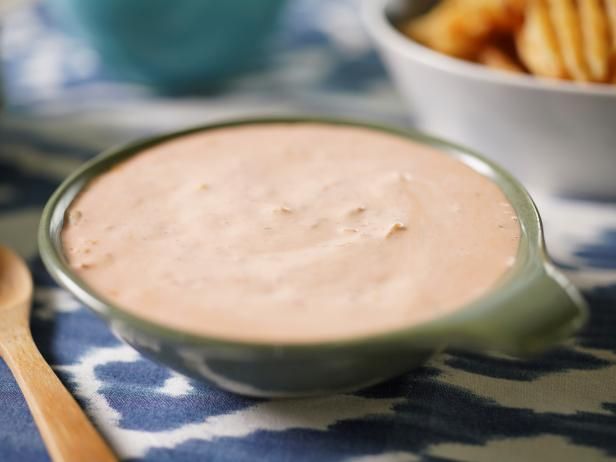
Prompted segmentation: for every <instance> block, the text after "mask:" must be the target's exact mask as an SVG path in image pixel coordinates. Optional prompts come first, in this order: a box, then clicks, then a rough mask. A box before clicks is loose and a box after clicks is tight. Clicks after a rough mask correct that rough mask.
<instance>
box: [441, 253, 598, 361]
mask: <svg viewBox="0 0 616 462" xmlns="http://www.w3.org/2000/svg"><path fill="white" fill-rule="evenodd" d="M525 276H526V277H525V278H524V279H523V280H521V281H519V282H516V283H514V285H513V286H511V287H509V290H508V291H506V293H505V295H504V298H501V299H500V300H497V301H496V303H497V304H498V308H496V309H495V307H494V303H495V301H494V300H492V301H490V302H486V303H485V304H484V306H483V307H481V308H479V309H478V310H476V311H474V312H473V314H472V315H471V316H465V317H464V318H460V319H459V323H456V326H455V327H454V332H451V333H452V334H453V335H452V336H451V339H452V341H451V342H450V345H451V346H454V347H461V348H465V349H480V350H482V351H485V350H492V351H499V352H502V353H506V354H511V355H515V356H527V355H531V354H533V353H538V352H541V351H543V350H545V349H547V348H549V347H551V346H554V345H555V344H556V343H558V342H560V341H562V340H564V339H565V338H567V337H568V336H569V335H571V334H572V333H573V332H575V331H576V330H577V329H579V328H580V327H581V326H582V325H583V324H584V322H585V321H586V319H587V317H588V309H587V307H586V303H585V302H584V300H583V298H582V296H581V295H580V293H579V292H578V291H577V289H576V288H575V287H573V286H572V285H571V283H570V282H569V281H568V280H567V279H566V278H565V277H564V276H563V275H562V274H561V273H559V272H558V271H557V270H556V269H555V268H554V267H553V266H551V265H550V264H542V265H537V267H535V268H533V269H531V270H530V272H529V273H527V274H526V275H525Z"/></svg>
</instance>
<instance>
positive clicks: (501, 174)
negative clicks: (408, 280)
mask: <svg viewBox="0 0 616 462" xmlns="http://www.w3.org/2000/svg"><path fill="white" fill-rule="evenodd" d="M295 123H316V124H326V125H341V126H351V127H359V128H364V129H368V130H375V131H379V132H385V133H389V134H392V135H397V136H400V137H403V138H406V139H410V140H411V141H415V142H419V143H423V144H428V145H430V146H432V147H434V148H436V149H439V150H441V151H442V152H444V153H445V154H447V155H450V156H452V157H454V158H455V159H457V160H459V161H461V162H463V163H465V164H466V165H468V166H469V167H471V168H472V169H474V170H475V171H477V172H478V173H480V174H481V175H484V176H486V177H488V178H489V179H490V180H492V181H493V182H494V183H495V184H496V185H497V186H498V187H499V189H500V190H501V191H503V193H504V194H505V196H506V197H507V199H508V200H509V201H510V202H511V204H512V206H513V208H514V210H515V212H516V216H517V217H518V220H519V225H520V243H519V246H518V251H517V255H516V261H515V263H514V265H513V267H511V268H510V269H508V270H507V271H506V272H505V273H504V274H503V275H502V276H501V278H500V279H499V281H498V282H497V283H496V284H495V285H494V286H492V287H491V288H490V289H488V290H487V291H486V292H485V293H483V294H482V295H480V296H479V297H477V298H475V299H473V300H472V301H471V302H469V303H467V304H466V305H463V306H461V307H460V308H459V309H457V310H455V311H453V312H452V313H450V314H448V315H445V316H442V317H438V318H435V319H433V320H430V321H427V322H423V323H419V324H411V325H406V326H400V327H397V328H394V329H391V330H386V331H380V332H375V333H368V334H361V335H356V336H353V337H344V338H340V339H326V340H310V341H302V342H274V341H264V340H256V339H241V338H230V337H224V336H220V337H217V336H212V335H202V334H198V333H195V332H189V331H184V330H181V329H178V328H174V327H169V326H167V325H164V324H160V323H158V322H155V321H152V320H148V319H146V318H144V317H141V316H138V315H136V314H133V313H130V312H129V311H128V310H125V309H123V308H122V307H120V306H118V305H115V304H113V303H112V302H111V301H109V300H107V299H106V298H105V297H104V296H103V295H100V294H97V293H96V292H95V291H94V290H92V289H90V288H89V287H88V286H87V284H86V283H85V282H84V281H83V280H82V279H81V278H80V277H79V276H77V275H76V274H75V273H73V271H72V270H71V269H70V267H69V266H68V264H67V262H66V260H65V257H64V253H63V251H62V244H61V239H60V232H61V230H62V228H63V224H64V218H65V212H66V210H67V209H68V207H69V206H70V204H71V202H72V201H73V199H74V198H75V197H76V196H77V195H78V194H79V193H80V191H82V190H83V189H84V187H85V186H86V185H87V184H88V183H89V182H90V181H91V180H92V179H94V178H95V177H96V176H98V175H100V174H102V173H104V172H105V171H107V170H108V169H109V168H111V167H112V166H114V165H116V164H117V163H119V162H122V161H123V160H125V159H127V158H129V157H131V156H133V155H136V154H138V153H139V152H141V151H142V150H143V149H146V148H148V147H151V146H154V145H156V144H159V143H163V142H166V141H169V140H171V139H173V138H176V137H180V136H184V135H188V134H191V133H196V132H200V131H207V130H216V129H224V128H230V127H237V126H243V125H254V124H295ZM38 243H39V253H40V256H41V258H42V261H43V263H44V265H45V267H46V268H47V270H48V271H49V273H50V275H51V276H52V278H53V279H54V280H55V281H56V282H58V284H59V285H61V286H63V287H64V288H65V289H67V290H68V291H69V292H70V293H71V294H72V295H73V296H75V297H76V298H77V299H78V300H80V301H81V302H83V303H84V305H86V306H87V307H88V308H90V309H92V310H93V311H94V312H96V313H97V314H98V315H100V316H101V317H102V318H103V319H105V320H106V321H107V322H109V323H111V324H112V328H113V323H114V322H116V321H117V322H120V323H124V324H125V325H128V326H130V327H132V328H133V329H134V330H136V331H142V332H147V333H148V334H150V335H153V336H154V337H157V338H161V339H162V338H164V339H166V340H170V341H175V342H178V343H190V344H209V345H215V346H219V347H238V346H241V347H246V348H250V349H252V350H257V351H258V350H274V351H277V352H278V351H281V349H283V348H284V349H292V350H296V351H297V350H306V349H308V350H310V349H313V348H314V347H319V348H321V349H338V348H341V347H357V346H361V345H365V344H375V343H377V344H378V343H389V342H392V341H404V340H408V339H409V338H411V337H412V336H413V335H417V334H422V333H426V332H427V333H428V335H431V334H434V333H435V332H436V333H443V332H444V331H447V330H448V329H451V328H452V327H453V326H456V325H465V324H467V323H468V322H469V321H474V320H476V321H478V320H479V319H480V318H481V317H482V316H485V315H490V314H494V313H495V312H498V310H499V304H498V303H497V302H498V300H499V299H502V298H504V297H505V295H506V292H507V291H509V292H512V291H513V287H514V286H519V282H520V280H521V279H524V278H544V279H545V278H549V279H550V280H551V281H552V282H556V283H557V284H558V285H559V288H560V289H561V291H562V292H564V293H566V295H567V296H568V297H569V299H570V301H571V303H572V304H573V305H575V306H576V307H577V309H578V310H579V312H580V313H579V314H581V317H580V319H578V321H577V322H576V323H575V325H571V326H569V328H568V329H569V330H567V332H570V331H571V330H574V329H577V327H579V325H580V324H581V323H582V322H583V321H584V319H585V315H584V313H585V311H586V305H585V302H584V301H583V299H582V297H581V296H580V294H579V292H578V291H577V289H575V288H574V287H573V286H572V285H571V284H570V283H569V282H568V281H567V280H566V278H565V277H564V276H563V275H562V274H560V273H558V271H556V270H555V269H554V268H553V266H552V265H551V264H550V262H549V259H548V257H547V253H546V250H545V245H544V238H543V228H542V223H541V218H540V216H539V212H538V210H537V208H536V206H535V204H534V202H533V200H532V198H531V197H530V195H529V194H528V192H527V191H526V189H525V188H524V187H523V186H522V185H521V184H520V183H519V182H518V181H517V180H516V179H515V178H514V177H513V176H512V175H511V174H509V173H508V172H507V171H506V170H504V169H503V168H502V167H500V166H499V165H498V164H496V163H494V162H492V161H491V160H488V159H486V158H484V157H483V156H481V155H479V154H477V153H475V152H474V151H472V150H469V149H467V148H464V147H462V146H459V145H457V144H455V143H451V142H448V141H444V140H442V139H440V138H437V137H434V136H431V135H428V134H425V133H422V132H420V131H416V130H412V129H404V128H395V127H390V126H387V125H381V124H378V123H373V122H364V121H359V120H352V119H342V118H333V117H322V116H307V115H306V116H305V115H302V116H286V115H285V116H278V117H276V116H274V117H250V118H239V119H231V120H224V121H219V122H215V123H211V122H210V123H205V124H202V125H198V126H194V127H190V128H187V129H183V130H177V131H173V132H169V133H165V134H162V135H158V136H151V137H146V138H143V139H140V140H137V141H134V142H131V143H128V144H124V145H120V146H116V147H112V148H110V149H108V150H106V151H103V152H101V153H100V154H98V155H97V156H95V157H94V158H92V159H90V160H89V161H87V162H85V163H84V164H83V165H82V166H81V167H79V168H78V169H77V170H75V171H74V172H73V173H72V174H71V175H69V176H68V177H67V178H66V179H65V180H64V181H63V182H62V184H61V185H60V186H59V187H58V188H57V189H56V190H55V192H54V193H53V194H52V196H51V197H50V198H49V200H48V202H47V204H46V205H45V208H44V210H43V213H42V216H41V221H40V224H39V230H38ZM503 293H505V295H504V294H503ZM531 323H532V321H531V320H528V324H531ZM562 332H564V331H562Z"/></svg>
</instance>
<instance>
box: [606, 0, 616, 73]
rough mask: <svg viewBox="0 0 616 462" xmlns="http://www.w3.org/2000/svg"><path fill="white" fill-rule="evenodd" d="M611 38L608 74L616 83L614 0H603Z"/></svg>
mask: <svg viewBox="0 0 616 462" xmlns="http://www.w3.org/2000/svg"><path fill="white" fill-rule="evenodd" d="M604 2H605V6H606V9H607V19H608V26H609V32H610V38H611V43H610V45H611V51H610V75H611V79H610V80H611V82H612V83H616V0H604Z"/></svg>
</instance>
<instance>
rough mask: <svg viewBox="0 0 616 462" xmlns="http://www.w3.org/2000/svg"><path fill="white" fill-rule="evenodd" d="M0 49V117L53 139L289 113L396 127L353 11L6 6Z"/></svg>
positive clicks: (329, 5)
mask: <svg viewBox="0 0 616 462" xmlns="http://www.w3.org/2000/svg"><path fill="white" fill-rule="evenodd" d="M5 1H6V0H5ZM1 49H2V63H3V80H4V83H3V88H4V99H5V103H4V104H5V112H7V113H9V114H13V115H23V114H28V115H30V116H31V115H49V114H53V115H54V117H56V120H55V121H54V122H55V123H51V122H50V123H51V124H52V125H55V126H56V127H58V129H60V125H65V126H66V125H72V124H73V123H74V124H77V125H79V126H82V125H92V126H96V127H98V130H103V127H104V126H105V127H106V128H107V130H104V131H105V132H106V134H107V135H110V133H109V132H110V131H112V132H115V131H118V132H128V133H135V132H139V131H142V130H143V131H144V132H149V131H158V130H162V129H169V128H173V127H176V126H182V125H186V124H188V123H200V122H203V121H204V120H207V118H209V117H225V116H232V115H236V114H238V113H241V114H248V113H254V112H259V113H261V114H263V113H271V112H292V111H293V112H297V111H301V112H320V113H323V112H326V113H340V114H344V115H355V116H356V117H361V116H362V115H365V117H367V118H373V119H378V120H381V121H383V120H385V121H392V122H395V123H404V115H403V114H404V109H403V107H402V105H401V104H400V102H399V101H398V100H397V98H396V96H395V93H394V91H393V89H392V87H391V86H390V84H389V83H388V81H387V78H386V75H385V71H384V69H383V68H382V66H381V64H380V62H379V59H378V57H377V55H376V52H375V51H374V49H373V47H372V45H371V43H370V40H369V38H368V37H367V35H366V34H365V33H364V31H363V29H362V27H361V24H360V18H359V1H357V0H337V1H327V0H292V1H285V0H260V1H244V0H230V1H225V2H221V1H216V0H209V1H195V0H181V1H177V2H173V5H171V4H170V2H167V1H164V0H160V1H159V0H155V1H146V0H134V1H130V2H126V1H121V0H118V1H116V0H110V1H105V2H100V1H96V0H85V1H78V0H46V1H42V2H38V3H37V2H25V3H23V2H10V3H7V4H5V8H3V17H2V45H1ZM85 113H87V114H85ZM75 115H77V118H76V119H71V117H72V116H75ZM58 117H61V118H62V120H61V121H60V120H59V119H57V118H58ZM92 136H95V135H94V134H92Z"/></svg>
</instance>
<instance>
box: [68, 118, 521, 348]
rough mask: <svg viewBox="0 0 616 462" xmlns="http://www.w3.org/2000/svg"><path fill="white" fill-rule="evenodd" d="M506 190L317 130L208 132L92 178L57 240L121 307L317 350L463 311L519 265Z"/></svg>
mask: <svg viewBox="0 0 616 462" xmlns="http://www.w3.org/2000/svg"><path fill="white" fill-rule="evenodd" d="M519 237H520V229H519V225H518V223H517V218H516V216H515V212H514V210H513V208H512V206H511V204H510V203H509V202H508V200H507V199H506V198H505V196H504V194H503V193H502V192H501V190H500V189H499V188H498V187H497V186H496V185H495V184H494V183H493V182H492V181H491V180H489V179H488V178H486V177H484V176H482V175H480V174H479V173H477V172H476V171H474V170H472V169H471V168H470V167H468V166H466V165H465V164H463V163H462V162H460V161H458V160H456V159H454V158H452V157H450V156H448V155H446V154H444V153H441V152H439V151H438V150H435V149H434V148H431V147H429V146H426V145H422V144H418V143H415V142H413V141H411V140H409V139H406V138H403V137H398V136H396V135H393V134H387V133H383V132H378V131H373V130H369V129H365V128H358V127H350V126H336V125H326V124H317V123H299V124H298V123H294V124H283V123H276V124H255V125H245V126H238V127H230V128H223V129H216V130H207V131H203V132H199V133H195V134H191V135H186V136H183V137H179V138H175V139H173V140H171V141H167V142H164V143H162V144H158V145H156V146H154V147H151V148H148V149H146V150H144V151H142V152H141V153H139V154H137V155H135V156H134V157H132V158H130V159H129V160H127V161H125V162H123V163H120V164H118V165H117V166H116V167H115V168H113V169H112V170H110V171H108V172H106V173H104V174H102V175H101V176H99V177H98V178H96V179H95V180H93V181H92V182H91V183H90V184H89V185H88V187H87V188H86V189H85V190H84V191H83V192H82V193H81V194H80V195H79V196H78V197H77V198H76V199H75V200H74V202H73V203H72V204H71V206H70V208H69V211H68V213H67V220H66V221H65V227H64V230H63V232H62V241H63V246H64V250H65V253H66V256H67V258H68V260H69V264H70V266H71V267H72V269H73V270H74V271H75V272H76V273H77V274H78V275H79V276H80V277H81V278H82V279H83V280H84V281H85V282H86V283H87V284H88V285H89V286H90V287H91V288H92V289H94V291H96V292H97V293H99V294H101V295H102V296H104V297H105V298H107V299H108V300H110V301H113V302H115V303H116V304H118V305H120V306H121V307H123V308H124V309H125V310H126V311H129V312H131V313H134V314H136V315H139V316H140V317H143V318H147V319H149V320H151V321H155V322H158V323H161V324H165V325H167V326H170V327H174V328H177V329H181V330H184V331H189V332H192V333H197V334H203V335H211V336H215V337H220V338H228V339H243V340H255V341H271V342H291V343H293V342H310V341H320V340H332V339H344V338H349V337H355V336H359V335H365V334H373V333H379V332H383V331H387V330H391V329H396V328H403V327H406V326H410V325H413V324H417V323H421V322H424V321H428V320H432V319H434V318H437V317H441V316H443V315H446V314H448V313H451V312H453V311H455V310H456V309H459V308H461V307H462V306H463V305H464V304H466V303H468V302H470V301H472V300H473V299H475V298H477V297H478V296H480V295H482V294H483V293H485V292H486V291H487V290H489V288H490V287H491V286H492V285H494V284H495V283H496V282H497V280H498V279H499V278H500V277H501V276H503V274H504V273H505V272H506V270H507V269H508V268H509V267H510V266H511V265H512V264H513V262H514V259H515V255H516V253H517V248H518V243H519Z"/></svg>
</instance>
